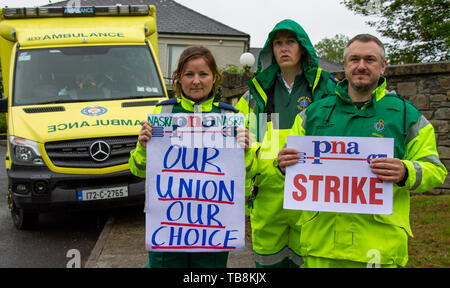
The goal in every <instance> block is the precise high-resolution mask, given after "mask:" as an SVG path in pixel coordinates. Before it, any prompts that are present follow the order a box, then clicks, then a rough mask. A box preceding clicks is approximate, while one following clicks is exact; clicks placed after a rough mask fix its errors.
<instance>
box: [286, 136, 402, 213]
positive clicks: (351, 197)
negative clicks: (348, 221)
mask: <svg viewBox="0 0 450 288" xmlns="http://www.w3.org/2000/svg"><path fill="white" fill-rule="evenodd" d="M287 147H290V148H296V149H297V150H298V151H299V153H300V160H299V163H297V164H295V165H292V166H288V167H287V169H286V179H285V189H284V208H286V209H295V210H311V211H327V212H345V213H364V214H392V199H393V192H392V191H393V183H392V182H383V181H382V180H380V179H378V178H377V177H376V175H375V174H373V173H372V171H371V170H370V167H369V161H370V159H374V158H377V157H388V158H392V157H393V150H394V139H393V138H372V137H324V136H288V137H287Z"/></svg>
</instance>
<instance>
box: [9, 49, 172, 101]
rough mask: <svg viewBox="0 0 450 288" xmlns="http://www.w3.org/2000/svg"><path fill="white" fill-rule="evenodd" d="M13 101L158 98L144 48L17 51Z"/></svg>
mask: <svg viewBox="0 0 450 288" xmlns="http://www.w3.org/2000/svg"><path fill="white" fill-rule="evenodd" d="M15 69H16V71H15V77H14V79H15V80H14V92H13V93H14V94H13V103H14V105H32V104H46V103H65V102H80V101H104V100H115V99H133V98H147V97H149V98H153V97H163V94H164V90H163V88H162V84H161V80H160V77H159V76H158V75H159V74H158V70H157V68H156V65H155V62H154V59H153V57H152V56H151V54H150V50H149V48H148V47H147V46H144V45H136V46H83V47H58V48H47V49H27V50H20V51H19V52H18V56H17V59H16V68H15Z"/></svg>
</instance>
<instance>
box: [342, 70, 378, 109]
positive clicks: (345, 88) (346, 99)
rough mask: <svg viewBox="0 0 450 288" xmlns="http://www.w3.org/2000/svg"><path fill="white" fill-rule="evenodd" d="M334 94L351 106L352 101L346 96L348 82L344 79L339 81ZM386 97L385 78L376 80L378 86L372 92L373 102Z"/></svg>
mask: <svg viewBox="0 0 450 288" xmlns="http://www.w3.org/2000/svg"><path fill="white" fill-rule="evenodd" d="M336 94H337V95H338V96H339V97H340V98H341V99H342V100H343V101H344V102H347V103H350V104H353V101H352V99H351V98H350V96H349V95H348V80H347V79H344V80H342V81H340V82H339V83H338V84H337V85H336ZM384 96H386V78H384V77H380V80H378V86H377V88H376V89H375V90H373V91H372V99H374V100H375V102H378V101H380V100H381V99H383V97H384Z"/></svg>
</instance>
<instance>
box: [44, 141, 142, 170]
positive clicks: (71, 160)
mask: <svg viewBox="0 0 450 288" xmlns="http://www.w3.org/2000/svg"><path fill="white" fill-rule="evenodd" d="M136 142H137V136H124V137H108V138H106V137H104V138H90V139H77V140H67V141H55V142H48V143H46V144H45V150H46V152H47V155H48V157H49V158H50V160H51V161H52V163H53V165H55V166H57V167H65V168H105V167H112V166H117V165H122V164H126V163H128V159H129V158H130V151H131V150H133V149H134V148H135V147H136ZM99 143H100V144H101V145H100V144H99ZM105 143H106V144H107V145H105ZM93 144H94V145H93ZM100 146H101V147H102V148H101V150H105V151H102V153H98V155H97V156H105V153H106V152H109V153H108V154H109V155H108V156H107V157H95V155H94V157H93V154H95V152H98V147H100ZM107 146H109V151H108V148H107ZM91 147H92V149H91ZM103 152H105V153H103ZM94 158H97V160H95V159H94ZM99 158H100V159H99ZM103 158H105V159H103ZM99 160H100V161H99Z"/></svg>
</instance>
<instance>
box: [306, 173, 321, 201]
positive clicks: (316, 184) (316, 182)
mask: <svg viewBox="0 0 450 288" xmlns="http://www.w3.org/2000/svg"><path fill="white" fill-rule="evenodd" d="M309 180H313V198H312V201H315V202H317V201H319V182H320V181H322V180H323V176H322V175H309Z"/></svg>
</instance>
